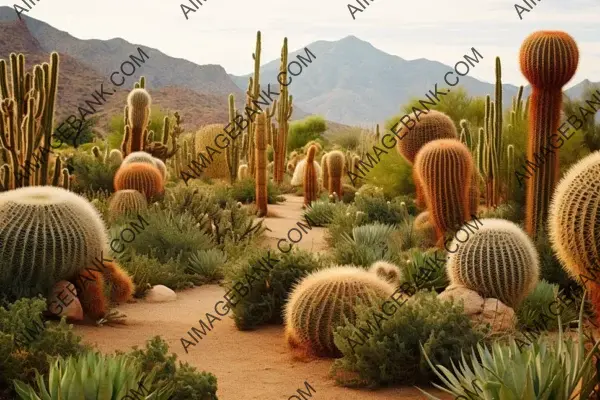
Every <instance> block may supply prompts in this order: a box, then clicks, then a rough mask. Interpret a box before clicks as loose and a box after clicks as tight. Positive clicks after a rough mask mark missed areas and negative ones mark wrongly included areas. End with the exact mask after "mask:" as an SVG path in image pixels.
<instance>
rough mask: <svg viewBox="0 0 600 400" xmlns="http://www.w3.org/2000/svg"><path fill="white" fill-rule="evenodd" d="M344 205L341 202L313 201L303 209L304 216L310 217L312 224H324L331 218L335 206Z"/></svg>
mask: <svg viewBox="0 0 600 400" xmlns="http://www.w3.org/2000/svg"><path fill="white" fill-rule="evenodd" d="M340 207H344V206H343V205H342V204H341V203H331V202H329V201H326V200H325V201H324V200H317V201H313V202H312V203H311V205H309V206H308V207H307V208H306V210H305V211H304V217H305V218H308V219H310V220H311V221H312V222H313V225H314V226H326V225H328V224H329V223H330V222H331V220H332V219H333V214H334V213H335V209H336V208H340Z"/></svg>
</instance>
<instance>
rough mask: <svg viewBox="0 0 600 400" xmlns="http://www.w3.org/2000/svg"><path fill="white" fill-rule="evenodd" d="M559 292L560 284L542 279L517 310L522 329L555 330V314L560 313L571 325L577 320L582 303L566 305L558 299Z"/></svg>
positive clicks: (562, 320) (556, 322)
mask: <svg viewBox="0 0 600 400" xmlns="http://www.w3.org/2000/svg"><path fill="white" fill-rule="evenodd" d="M558 293H559V288H558V285H555V284H551V283H548V282H546V281H544V280H541V281H540V282H539V283H538V284H537V286H536V287H535V289H534V290H533V292H531V293H530V294H529V296H527V297H526V298H525V300H523V303H522V304H521V305H520V306H519V308H517V309H516V310H515V312H516V314H517V320H518V322H519V327H520V330H521V331H524V330H534V331H538V330H555V329H557V328H558V317H557V316H556V315H555V314H560V319H561V323H562V324H566V325H569V324H570V323H571V322H573V321H576V320H577V307H578V306H579V305H580V303H577V302H574V303H575V304H574V305H573V307H565V306H564V303H563V302H561V301H559V300H557V299H558V296H559V294H558Z"/></svg>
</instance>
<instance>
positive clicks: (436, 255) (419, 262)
mask: <svg viewBox="0 0 600 400" xmlns="http://www.w3.org/2000/svg"><path fill="white" fill-rule="evenodd" d="M406 257H407V258H406V261H405V262H402V263H400V265H401V267H402V276H403V278H404V281H403V282H407V283H409V284H410V287H413V288H416V289H419V290H421V289H426V290H435V291H437V292H441V291H442V290H444V289H445V288H446V287H447V286H448V277H447V276H446V268H445V261H446V253H445V252H444V251H442V250H439V249H431V250H427V251H419V250H415V249H413V250H411V251H409V252H408V254H407V255H406Z"/></svg>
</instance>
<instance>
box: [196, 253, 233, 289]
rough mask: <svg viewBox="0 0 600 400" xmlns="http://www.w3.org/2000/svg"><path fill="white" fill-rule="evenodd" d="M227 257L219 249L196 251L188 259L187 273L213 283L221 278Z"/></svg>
mask: <svg viewBox="0 0 600 400" xmlns="http://www.w3.org/2000/svg"><path fill="white" fill-rule="evenodd" d="M226 262H227V255H226V254H225V253H223V251H222V250H219V249H208V250H198V251H197V252H196V253H194V254H192V255H191V257H190V259H189V266H188V271H189V272H191V273H194V274H196V275H199V276H201V277H203V278H205V279H206V281H207V282H214V281H217V280H219V279H221V278H223V267H224V265H225V263H226Z"/></svg>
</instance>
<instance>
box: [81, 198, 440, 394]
mask: <svg viewBox="0 0 600 400" xmlns="http://www.w3.org/2000/svg"><path fill="white" fill-rule="evenodd" d="M286 197H287V199H288V200H287V201H286V202H285V203H283V204H282V205H277V206H269V208H270V210H271V211H272V212H275V213H276V214H277V215H279V216H280V218H267V219H266V225H267V226H268V227H269V228H270V229H271V230H272V232H266V233H267V234H268V236H270V237H271V238H272V239H270V240H271V241H272V243H274V244H276V242H277V239H278V238H284V237H287V232H288V230H289V229H290V228H292V227H294V226H295V224H296V222H297V221H299V220H300V218H301V209H300V207H301V205H302V198H299V197H295V196H286ZM323 234H324V229H322V228H313V229H312V231H310V232H309V233H307V234H306V236H305V237H304V238H303V240H302V241H301V242H299V244H298V246H300V247H302V248H304V249H308V250H314V251H322V250H324V249H325V244H324V242H323ZM224 293H225V291H224V290H223V289H222V288H221V287H219V286H218V285H206V286H202V287H199V288H194V289H191V290H187V291H184V292H178V298H177V300H176V301H174V302H171V303H161V304H151V303H147V302H144V301H140V302H137V303H135V304H126V305H123V306H121V307H119V310H120V311H121V312H123V313H124V314H126V315H127V320H126V324H125V325H114V326H104V327H92V326H77V327H76V331H78V333H80V334H82V336H83V337H84V341H85V342H87V343H93V344H95V345H96V346H97V347H98V348H99V349H100V350H101V351H102V352H113V351H114V350H124V351H127V350H129V349H130V348H131V346H135V345H138V346H142V347H143V346H144V344H145V342H146V340H148V339H150V338H151V337H153V336H156V335H160V336H162V338H163V339H164V340H166V341H167V343H168V344H169V347H170V351H172V352H175V353H177V354H178V355H179V360H181V361H187V362H189V363H190V364H192V365H194V366H195V367H197V368H198V369H199V370H206V371H210V372H212V373H213V374H215V375H216V377H217V380H218V387H219V388H218V392H217V395H218V396H219V399H221V400H253V399H260V400H263V399H288V398H289V397H290V396H293V395H294V394H297V393H296V390H297V389H305V385H304V382H305V381H306V382H308V383H309V384H310V385H311V386H312V387H313V388H314V392H313V394H312V398H315V399H323V400H342V399H343V400H353V399H356V400H358V399H361V400H383V399H425V398H426V397H425V396H423V395H421V394H420V392H419V391H418V390H417V389H415V388H413V387H404V388H392V389H381V390H377V391H367V390H356V389H348V388H344V387H340V386H336V385H335V382H334V380H332V379H331V378H329V376H328V372H329V367H330V366H331V363H332V361H331V360H314V361H310V362H300V361H296V360H293V359H292V356H291V354H290V352H289V351H288V349H287V347H286V345H285V343H284V341H283V327H281V326H269V327H261V328H260V329H258V330H256V331H250V332H241V331H238V330H237V329H236V328H235V325H234V323H233V320H232V319H231V318H230V317H229V316H226V317H221V318H222V319H221V320H217V321H214V322H213V329H212V330H211V331H210V332H207V335H206V336H204V337H203V339H202V340H200V341H199V343H198V344H196V345H195V346H190V347H188V349H187V350H188V354H186V352H185V351H184V348H183V346H182V344H181V340H180V339H181V338H182V337H188V339H189V336H187V331H188V330H190V329H191V328H192V326H194V327H196V328H199V324H198V320H199V319H200V318H202V319H203V320H204V321H206V317H205V313H207V312H210V313H212V314H213V315H214V314H215V312H214V308H215V303H216V302H217V301H219V300H223V298H222V296H223V294H224ZM427 390H428V391H429V392H430V393H432V394H435V395H438V396H439V397H442V398H444V399H449V398H451V397H449V396H443V395H441V392H439V391H436V390H433V389H427ZM305 392H306V390H305ZM292 398H294V397H292Z"/></svg>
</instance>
